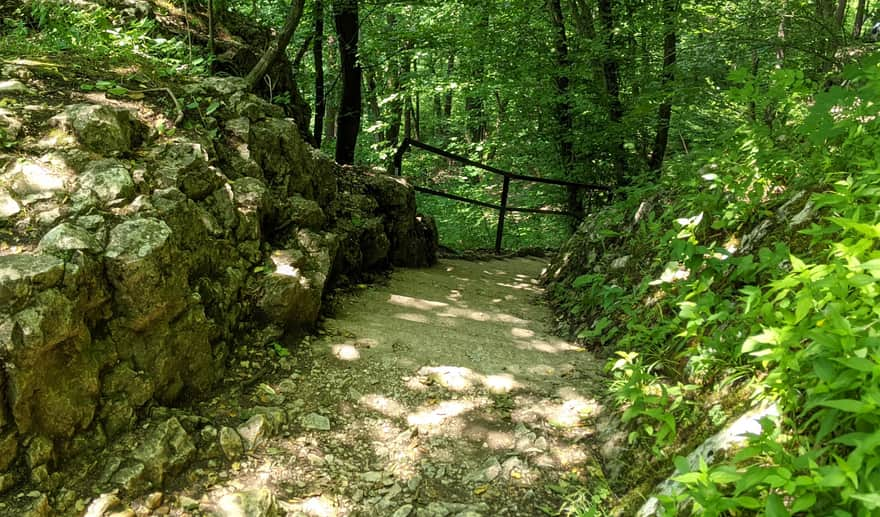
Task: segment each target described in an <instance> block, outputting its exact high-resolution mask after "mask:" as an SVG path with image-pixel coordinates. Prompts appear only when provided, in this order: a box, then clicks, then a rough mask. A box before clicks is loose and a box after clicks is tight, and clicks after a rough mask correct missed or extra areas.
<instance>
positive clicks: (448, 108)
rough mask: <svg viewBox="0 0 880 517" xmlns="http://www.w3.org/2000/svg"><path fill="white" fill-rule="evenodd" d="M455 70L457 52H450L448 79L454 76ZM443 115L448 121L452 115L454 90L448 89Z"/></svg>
mask: <svg viewBox="0 0 880 517" xmlns="http://www.w3.org/2000/svg"><path fill="white" fill-rule="evenodd" d="M454 70H455V54H452V53H450V54H449V59H448V60H447V61H446V79H447V81H448V80H449V79H450V78H451V77H452V72H453V71H454ZM443 117H444V118H445V119H446V120H447V121H448V120H449V118H450V117H452V90H447V91H446V97H445V98H444V99H443Z"/></svg>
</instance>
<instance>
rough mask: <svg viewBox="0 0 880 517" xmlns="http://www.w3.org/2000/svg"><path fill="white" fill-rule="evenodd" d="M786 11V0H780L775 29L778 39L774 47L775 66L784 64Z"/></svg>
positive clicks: (778, 66) (779, 66)
mask: <svg viewBox="0 0 880 517" xmlns="http://www.w3.org/2000/svg"><path fill="white" fill-rule="evenodd" d="M787 11H788V0H782V7H780V9H779V27H778V28H777V29H776V38H777V39H778V40H779V43H778V46H777V47H776V68H782V67H783V66H785V17H786V16H787Z"/></svg>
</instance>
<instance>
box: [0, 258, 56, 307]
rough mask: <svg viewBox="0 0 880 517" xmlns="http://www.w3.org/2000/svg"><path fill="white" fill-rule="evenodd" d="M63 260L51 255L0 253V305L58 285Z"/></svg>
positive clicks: (2, 305) (7, 304) (5, 305)
mask: <svg viewBox="0 0 880 517" xmlns="http://www.w3.org/2000/svg"><path fill="white" fill-rule="evenodd" d="M63 275H64V262H63V261H61V260H60V259H58V258H56V257H53V256H51V255H42V254H37V255H31V254H18V255H0V307H7V306H9V305H10V304H12V303H13V302H14V301H16V300H22V299H25V298H27V297H29V296H30V294H31V293H32V292H34V291H39V290H42V289H47V288H50V287H53V286H55V285H58V283H60V282H61V278H62V276H63Z"/></svg>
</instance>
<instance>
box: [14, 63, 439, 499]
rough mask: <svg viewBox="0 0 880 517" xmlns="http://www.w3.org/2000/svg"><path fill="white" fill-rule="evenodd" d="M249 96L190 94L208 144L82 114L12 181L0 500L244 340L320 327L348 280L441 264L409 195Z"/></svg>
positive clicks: (166, 396)
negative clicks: (207, 100)
mask: <svg viewBox="0 0 880 517" xmlns="http://www.w3.org/2000/svg"><path fill="white" fill-rule="evenodd" d="M242 84H243V83H242V82H241V81H240V80H239V79H236V78H225V79H211V80H208V81H206V82H204V83H201V84H199V85H196V86H194V87H193V91H192V92H191V93H192V94H193V95H204V96H210V97H212V98H214V99H224V102H223V103H222V106H221V108H220V109H219V110H217V111H216V112H215V113H213V114H212V117H210V119H211V120H210V121H208V124H209V125H212V126H214V128H216V132H215V133H214V134H215V135H216V137H215V138H213V139H208V138H187V137H184V136H177V137H171V138H167V137H165V138H159V137H158V136H157V135H155V134H153V133H151V132H150V130H148V127H147V126H146V125H145V124H144V123H142V122H141V121H140V120H139V117H138V116H137V114H136V113H135V112H134V111H131V110H130V109H126V108H123V107H118V106H117V107H115V106H112V105H100V104H78V105H71V106H66V107H64V108H63V109H62V110H61V111H60V112H59V113H58V114H57V116H55V117H53V118H52V119H50V120H48V121H47V122H46V123H45V126H44V127H42V128H41V131H43V133H44V135H43V136H42V137H41V138H40V139H34V145H33V146H30V147H28V148H27V149H26V150H23V152H21V153H19V154H18V155H16V156H15V157H14V159H11V160H8V161H7V163H6V164H5V166H2V167H0V171H2V172H0V228H6V229H7V230H8V235H11V236H12V237H11V245H10V246H7V247H5V248H2V249H0V365H2V369H0V492H2V491H3V490H4V489H6V488H8V487H9V486H10V485H12V484H13V483H15V482H16V481H20V480H21V479H20V475H19V474H18V473H25V472H27V475H29V476H31V478H32V479H31V480H32V481H35V482H36V483H38V484H40V483H41V482H50V481H51V476H52V474H50V473H51V472H52V470H53V468H52V466H53V465H54V463H55V462H57V461H58V460H59V459H61V458H64V457H68V456H71V455H74V454H76V453H78V452H81V451H83V450H86V449H87V448H88V442H89V440H84V439H83V437H84V436H86V435H88V436H91V437H93V438H94V437H95V436H100V437H103V438H102V439H106V438H107V437H111V438H112V437H113V436H116V435H118V434H119V433H122V432H123V431H125V430H128V429H130V428H131V427H132V426H133V425H134V423H135V422H136V421H137V418H138V415H139V412H140V411H142V408H143V407H144V406H145V405H146V404H148V403H151V402H158V403H162V404H168V403H173V402H175V401H178V400H181V399H182V398H186V399H190V398H197V397H201V396H203V395H205V394H206V393H208V391H209V390H210V389H211V388H212V386H214V384H215V383H216V381H217V380H218V379H219V378H221V377H222V376H223V373H224V368H225V366H226V364H227V359H228V356H229V354H230V351H231V350H232V349H233V347H234V344H235V342H236V340H237V339H239V338H240V337H241V336H243V335H248V334H251V335H256V334H258V335H259V336H260V337H259V339H261V340H263V341H264V342H269V341H273V340H274V339H277V338H278V336H279V335H281V333H283V332H287V333H297V332H304V331H306V330H308V329H309V327H310V326H311V325H313V324H314V323H315V321H316V320H317V318H318V315H319V312H320V310H321V301H322V295H323V293H324V291H325V289H327V288H328V286H330V285H331V284H333V282H334V281H336V280H338V279H341V278H343V277H350V276H356V275H359V274H360V273H362V272H365V271H369V270H378V269H382V268H387V267H388V266H390V265H399V266H425V265H429V264H431V263H433V261H434V256H435V250H436V231H435V229H434V227H433V223H432V221H431V220H430V219H428V218H424V217H418V216H417V215H416V213H415V198H414V194H413V190H412V189H411V188H410V187H409V186H408V185H406V184H405V183H402V182H401V181H399V180H397V179H395V178H392V177H389V176H385V175H382V174H377V173H373V172H370V171H366V170H357V169H351V168H347V169H346V168H342V167H339V166H338V165H336V164H334V163H333V162H332V161H331V160H329V159H327V158H326V157H324V156H323V155H321V154H320V153H319V152H317V151H315V150H314V149H312V148H311V147H309V146H308V145H306V144H305V143H304V142H303V141H302V140H301V138H300V136H299V132H298V130H297V128H296V125H295V124H294V123H293V122H292V121H290V120H288V119H284V118H282V117H283V113H281V111H280V110H279V108H278V107H277V106H273V105H271V104H268V103H266V102H264V101H262V100H261V99H259V98H257V97H255V96H253V95H251V94H248V93H245V92H243V91H242ZM4 117H5V118H7V119H9V120H12V121H13V122H15V121H16V114H15V113H13V112H9V111H6V112H4ZM255 331H259V332H256V333H255ZM166 434H169V433H166ZM170 434H173V433H170ZM169 447H170V445H169ZM23 466H27V467H28V468H27V469H23V468H19V467H23ZM147 478H150V479H152V478H159V479H160V478H161V473H151V474H150V476H147Z"/></svg>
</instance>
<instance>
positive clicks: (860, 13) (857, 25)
mask: <svg viewBox="0 0 880 517" xmlns="http://www.w3.org/2000/svg"><path fill="white" fill-rule="evenodd" d="M866 3H867V0H859V4H858V6H857V7H856V19H855V21H854V22H853V31H852V36H853V38H860V37H861V36H862V27H863V26H864V25H865V4H866Z"/></svg>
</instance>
